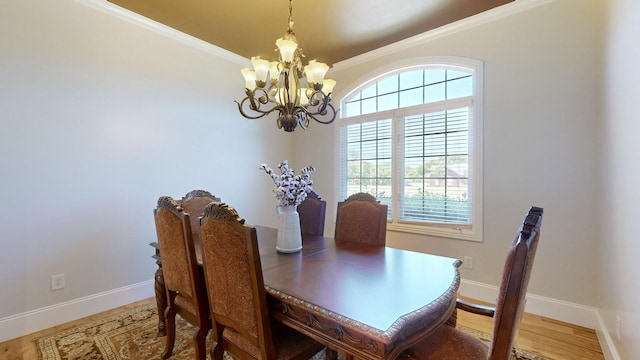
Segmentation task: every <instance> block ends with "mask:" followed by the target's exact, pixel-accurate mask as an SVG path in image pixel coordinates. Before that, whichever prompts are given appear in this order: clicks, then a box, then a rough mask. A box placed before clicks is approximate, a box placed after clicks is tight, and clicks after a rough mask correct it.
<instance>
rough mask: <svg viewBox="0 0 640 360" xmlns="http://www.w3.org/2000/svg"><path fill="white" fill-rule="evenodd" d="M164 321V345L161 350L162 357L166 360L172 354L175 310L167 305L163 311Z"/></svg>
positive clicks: (174, 337)
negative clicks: (165, 333)
mask: <svg viewBox="0 0 640 360" xmlns="http://www.w3.org/2000/svg"><path fill="white" fill-rule="evenodd" d="M164 323H165V325H166V330H167V335H166V345H165V347H164V351H163V352H162V359H164V360H167V359H168V358H170V357H171V355H173V346H174V344H175V341H176V312H175V311H174V310H173V308H172V307H171V306H167V309H166V310H165V312H164Z"/></svg>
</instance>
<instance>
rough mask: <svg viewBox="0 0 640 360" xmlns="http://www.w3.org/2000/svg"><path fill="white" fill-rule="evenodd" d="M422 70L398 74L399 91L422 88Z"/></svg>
mask: <svg viewBox="0 0 640 360" xmlns="http://www.w3.org/2000/svg"><path fill="white" fill-rule="evenodd" d="M423 72H424V71H423V70H413V71H407V72H403V73H401V74H400V90H406V89H411V88H417V87H422V85H423V83H422V80H423V79H422V74H423Z"/></svg>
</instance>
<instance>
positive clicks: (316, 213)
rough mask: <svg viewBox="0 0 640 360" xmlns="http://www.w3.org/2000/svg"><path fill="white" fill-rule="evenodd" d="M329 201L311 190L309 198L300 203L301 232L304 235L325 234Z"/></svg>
mask: <svg viewBox="0 0 640 360" xmlns="http://www.w3.org/2000/svg"><path fill="white" fill-rule="evenodd" d="M326 211H327V202H326V201H324V200H322V199H321V198H320V197H319V196H318V194H316V193H315V192H313V191H311V192H310V193H308V194H307V198H306V199H304V201H302V203H301V204H300V205H298V214H300V232H301V233H302V235H318V236H323V235H324V221H325V217H326V216H325V215H326Z"/></svg>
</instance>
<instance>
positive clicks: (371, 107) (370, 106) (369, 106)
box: [362, 98, 376, 114]
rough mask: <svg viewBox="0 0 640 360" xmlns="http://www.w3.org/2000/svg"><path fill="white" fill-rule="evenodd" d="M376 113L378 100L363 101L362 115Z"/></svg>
mask: <svg viewBox="0 0 640 360" xmlns="http://www.w3.org/2000/svg"><path fill="white" fill-rule="evenodd" d="M374 112H376V98H371V99H365V100H362V114H371V113H374Z"/></svg>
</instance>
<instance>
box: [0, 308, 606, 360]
mask: <svg viewBox="0 0 640 360" xmlns="http://www.w3.org/2000/svg"><path fill="white" fill-rule="evenodd" d="M467 300H471V301H473V300H472V299H467ZM154 301H155V299H147V300H143V301H140V302H137V303H133V304H129V305H126V306H123V307H120V308H117V309H114V310H109V311H107V312H104V313H100V314H97V315H93V316H90V317H88V318H84V319H80V320H76V321H73V322H70V323H67V324H63V325H59V326H56V327H53V328H50V329H46V330H42V331H39V332H37V333H33V334H30V335H26V336H23V337H21V338H17V339H13V340H9V341H7V342H4V343H0V360H35V359H38V356H39V355H38V349H37V348H36V344H35V342H34V339H36V338H38V337H40V336H43V335H46V334H50V333H55V332H56V331H60V330H62V329H66V328H69V327H73V326H76V325H78V324H80V323H82V322H84V321H91V320H95V319H96V318H99V317H102V316H108V315H111V314H113V313H116V312H118V311H122V310H124V309H129V308H132V307H135V306H137V305H139V304H141V303H146V302H154ZM458 323H459V324H460V325H463V326H466V327H469V328H472V329H476V330H479V331H484V332H486V333H491V319H490V318H486V317H483V316H480V315H473V314H469V313H465V312H463V311H459V312H458ZM517 344H518V347H520V348H522V349H524V350H529V351H534V352H536V353H538V354H540V355H543V356H546V357H548V358H551V359H555V360H573V359H580V360H602V359H604V356H603V354H602V349H601V347H600V344H599V343H598V338H597V337H596V333H595V331H593V330H591V329H587V328H583V327H580V326H576V325H572V324H567V323H563V322H561V321H557V320H553V319H549V318H545V317H542V316H537V315H532V314H525V315H524V316H523V318H522V322H521V324H520V332H519V334H518V339H517Z"/></svg>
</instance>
